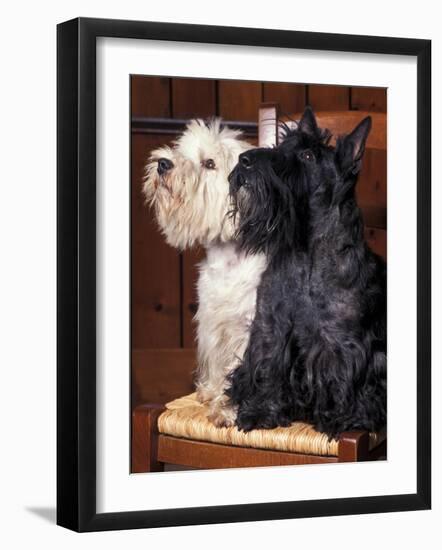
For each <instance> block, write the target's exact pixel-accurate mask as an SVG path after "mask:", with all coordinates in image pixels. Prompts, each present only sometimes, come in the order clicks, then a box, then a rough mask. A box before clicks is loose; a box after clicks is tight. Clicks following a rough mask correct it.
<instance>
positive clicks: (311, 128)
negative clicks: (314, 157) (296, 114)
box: [298, 105, 319, 136]
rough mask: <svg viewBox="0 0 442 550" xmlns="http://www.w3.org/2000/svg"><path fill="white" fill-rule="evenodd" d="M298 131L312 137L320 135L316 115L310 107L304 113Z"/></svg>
mask: <svg viewBox="0 0 442 550" xmlns="http://www.w3.org/2000/svg"><path fill="white" fill-rule="evenodd" d="M298 130H299V131H300V132H304V133H305V134H308V135H310V136H317V135H318V133H319V128H318V125H317V123H316V117H315V113H314V112H313V109H312V108H311V107H310V106H308V105H307V107H306V108H305V109H304V112H303V113H302V117H301V120H300V121H299V123H298Z"/></svg>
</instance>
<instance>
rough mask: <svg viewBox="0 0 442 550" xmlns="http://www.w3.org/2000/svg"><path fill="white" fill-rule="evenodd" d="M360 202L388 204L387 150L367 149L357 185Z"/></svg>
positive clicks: (379, 204) (372, 204) (384, 205)
mask: <svg viewBox="0 0 442 550" xmlns="http://www.w3.org/2000/svg"><path fill="white" fill-rule="evenodd" d="M356 197H357V200H358V204H364V205H371V206H380V207H384V208H385V207H386V206H387V151H383V150H381V149H367V150H366V151H365V155H364V160H363V163H362V169H361V173H360V175H359V180H358V183H357V185H356Z"/></svg>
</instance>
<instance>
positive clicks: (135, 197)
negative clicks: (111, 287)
mask: <svg viewBox="0 0 442 550" xmlns="http://www.w3.org/2000/svg"><path fill="white" fill-rule="evenodd" d="M169 140H170V137H169V138H168V137H167V136H149V135H145V134H144V135H143V134H136V135H133V136H132V212H131V217H132V271H131V279H132V346H133V347H135V348H141V347H146V348H165V347H179V346H180V330H181V319H180V298H181V297H180V259H179V254H178V252H177V251H176V250H175V249H173V248H171V247H170V246H168V245H167V244H166V242H165V240H164V237H163V235H161V233H160V231H159V230H158V227H157V225H156V222H155V220H154V217H153V213H152V211H151V210H149V209H148V207H147V206H146V205H145V204H144V197H143V195H142V192H141V190H142V177H143V171H144V165H145V162H146V159H147V157H148V155H149V153H150V151H151V150H152V149H153V148H155V147H158V146H159V145H162V144H164V143H167V141H169Z"/></svg>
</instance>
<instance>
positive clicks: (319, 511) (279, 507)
mask: <svg viewBox="0 0 442 550" xmlns="http://www.w3.org/2000/svg"><path fill="white" fill-rule="evenodd" d="M97 37H117V38H132V39H151V40H166V41H182V42H194V43H210V44H229V45H237V46H239V45H247V46H266V47H273V48H299V49H309V50H324V51H336V52H357V53H377V54H395V55H404V56H414V57H416V58H417V73H418V74H417V86H418V87H417V113H418V120H417V136H416V137H417V139H416V144H417V396H416V398H417V492H416V493H415V494H403V495H401V494H398V495H388V496H387V495H386V496H376V497H360V498H359V497H358V498H339V499H326V500H313V501H300V502H274V503H260V504H242V505H228V506H210V507H201V508H182V509H167V510H148V511H142V510H140V511H135V512H118V513H102V514H97V512H96V450H95V449H96V290H97V289H96V239H95V234H96V39H97ZM57 47H58V58H57V72H58V74H57V92H58V100H57V142H58V145H57V164H58V166H57V181H58V193H57V228H58V239H57V256H58V258H57V281H58V283H57V285H58V288H57V327H58V328H57V365H58V366H57V415H58V420H57V437H58V442H57V464H58V466H57V523H58V524H59V525H61V526H64V527H67V528H69V529H73V530H75V531H101V530H110V529H132V528H143V527H144V528H145V527H162V526H177V525H194V524H209V523H224V522H242V521H258V520H271V519H284V518H302V517H318V516H326V515H345V514H366V513H374V512H376V513H379V512H397V511H410V510H424V509H429V508H430V506H431V417H430V411H431V392H430V390H431V379H430V371H431V336H430V335H431V295H430V292H431V290H430V288H431V258H430V249H431V233H430V228H431V41H429V40H416V39H407V38H386V37H375V36H353V35H338V34H323V33H310V32H295V31H280V30H264V29H255V28H238V27H236V28H235V27H217V26H201V25H184V24H172V23H158V22H140V21H119V20H106V19H83V18H79V19H74V20H71V21H67V22H64V23H61V24H60V25H58V28H57ZM412 143H413V140H410V144H412ZM410 146H412V145H410Z"/></svg>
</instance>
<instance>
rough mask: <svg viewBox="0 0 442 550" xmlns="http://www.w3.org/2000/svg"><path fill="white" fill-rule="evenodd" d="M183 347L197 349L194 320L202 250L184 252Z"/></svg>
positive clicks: (203, 252)
mask: <svg viewBox="0 0 442 550" xmlns="http://www.w3.org/2000/svg"><path fill="white" fill-rule="evenodd" d="M182 257H183V267H182V277H183V296H182V299H183V303H182V322H183V328H182V330H183V347H185V348H194V347H196V336H195V328H196V325H195V321H194V320H193V318H194V316H195V313H196V311H197V307H198V299H197V289H196V284H197V280H198V271H199V270H198V264H199V263H200V262H201V261H202V260H203V259H204V257H205V251H204V249H202V248H198V249H194V250H186V251H185V252H183V255H182Z"/></svg>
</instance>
